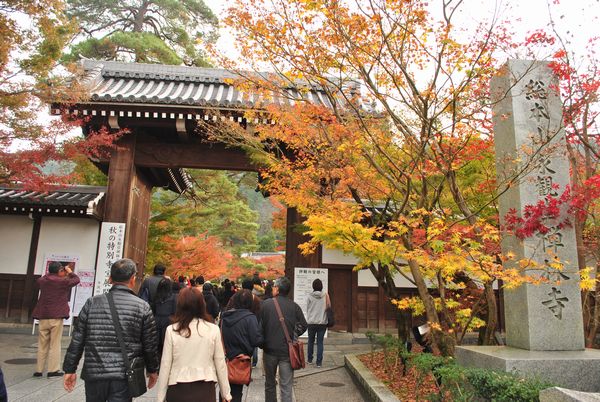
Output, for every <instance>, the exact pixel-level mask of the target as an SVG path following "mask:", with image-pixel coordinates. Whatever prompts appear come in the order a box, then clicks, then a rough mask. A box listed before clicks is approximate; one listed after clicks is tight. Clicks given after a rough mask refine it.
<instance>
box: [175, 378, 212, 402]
mask: <svg viewBox="0 0 600 402" xmlns="http://www.w3.org/2000/svg"><path fill="white" fill-rule="evenodd" d="M216 399H217V393H216V391H215V383H214V382H212V381H194V382H178V383H177V384H175V385H169V388H167V401H168V402H215V401H216Z"/></svg>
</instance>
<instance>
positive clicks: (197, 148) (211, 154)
mask: <svg viewBox="0 0 600 402" xmlns="http://www.w3.org/2000/svg"><path fill="white" fill-rule="evenodd" d="M135 164H136V165H137V166H141V167H155V168H191V169H215V170H236V171H248V172H254V171H257V167H256V166H255V165H253V164H252V163H251V162H250V158H249V157H248V155H246V152H244V151H243V150H241V149H239V148H227V147H225V145H223V144H204V143H185V144H165V143H156V142H139V143H138V144H137V145H136V149H135Z"/></svg>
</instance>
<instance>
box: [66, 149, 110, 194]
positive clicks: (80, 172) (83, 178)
mask: <svg viewBox="0 0 600 402" xmlns="http://www.w3.org/2000/svg"><path fill="white" fill-rule="evenodd" d="M73 163H74V164H75V167H74V168H73V173H74V174H75V175H74V178H75V180H76V181H77V183H78V184H86V185H88V186H106V185H108V177H107V176H106V175H105V174H104V173H102V171H101V170H100V169H98V168H97V167H96V166H95V165H94V164H93V163H92V162H90V160H89V159H88V158H87V157H85V156H84V155H77V156H76V157H75V158H73Z"/></svg>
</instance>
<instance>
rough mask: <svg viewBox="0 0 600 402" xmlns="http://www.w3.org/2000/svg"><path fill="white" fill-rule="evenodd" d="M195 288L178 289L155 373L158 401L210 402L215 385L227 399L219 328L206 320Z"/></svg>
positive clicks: (199, 293) (228, 390) (225, 368)
mask: <svg viewBox="0 0 600 402" xmlns="http://www.w3.org/2000/svg"><path fill="white" fill-rule="evenodd" d="M210 321H211V320H210V317H209V316H208V314H207V312H206V303H205V302H204V297H203V296H202V293H201V292H200V290H199V289H196V288H185V289H182V290H181V292H180V293H179V297H178V298H177V310H176V312H175V317H174V319H173V324H172V325H169V326H168V327H167V331H166V333H165V343H164V346H163V355H162V359H161V362H160V373H159V376H158V402H164V401H168V402H204V401H207V402H208V401H210V402H214V401H215V400H216V391H215V384H216V383H218V384H219V389H220V390H221V396H222V397H223V399H225V400H226V401H230V400H231V391H230V387H229V381H228V379H227V365H226V364H225V354H224V353H223V344H222V343H221V333H220V331H219V327H217V326H216V325H215V324H212V323H211V322H210Z"/></svg>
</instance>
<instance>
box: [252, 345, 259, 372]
mask: <svg viewBox="0 0 600 402" xmlns="http://www.w3.org/2000/svg"><path fill="white" fill-rule="evenodd" d="M257 364H258V348H254V351H253V352H252V367H256V365H257Z"/></svg>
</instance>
